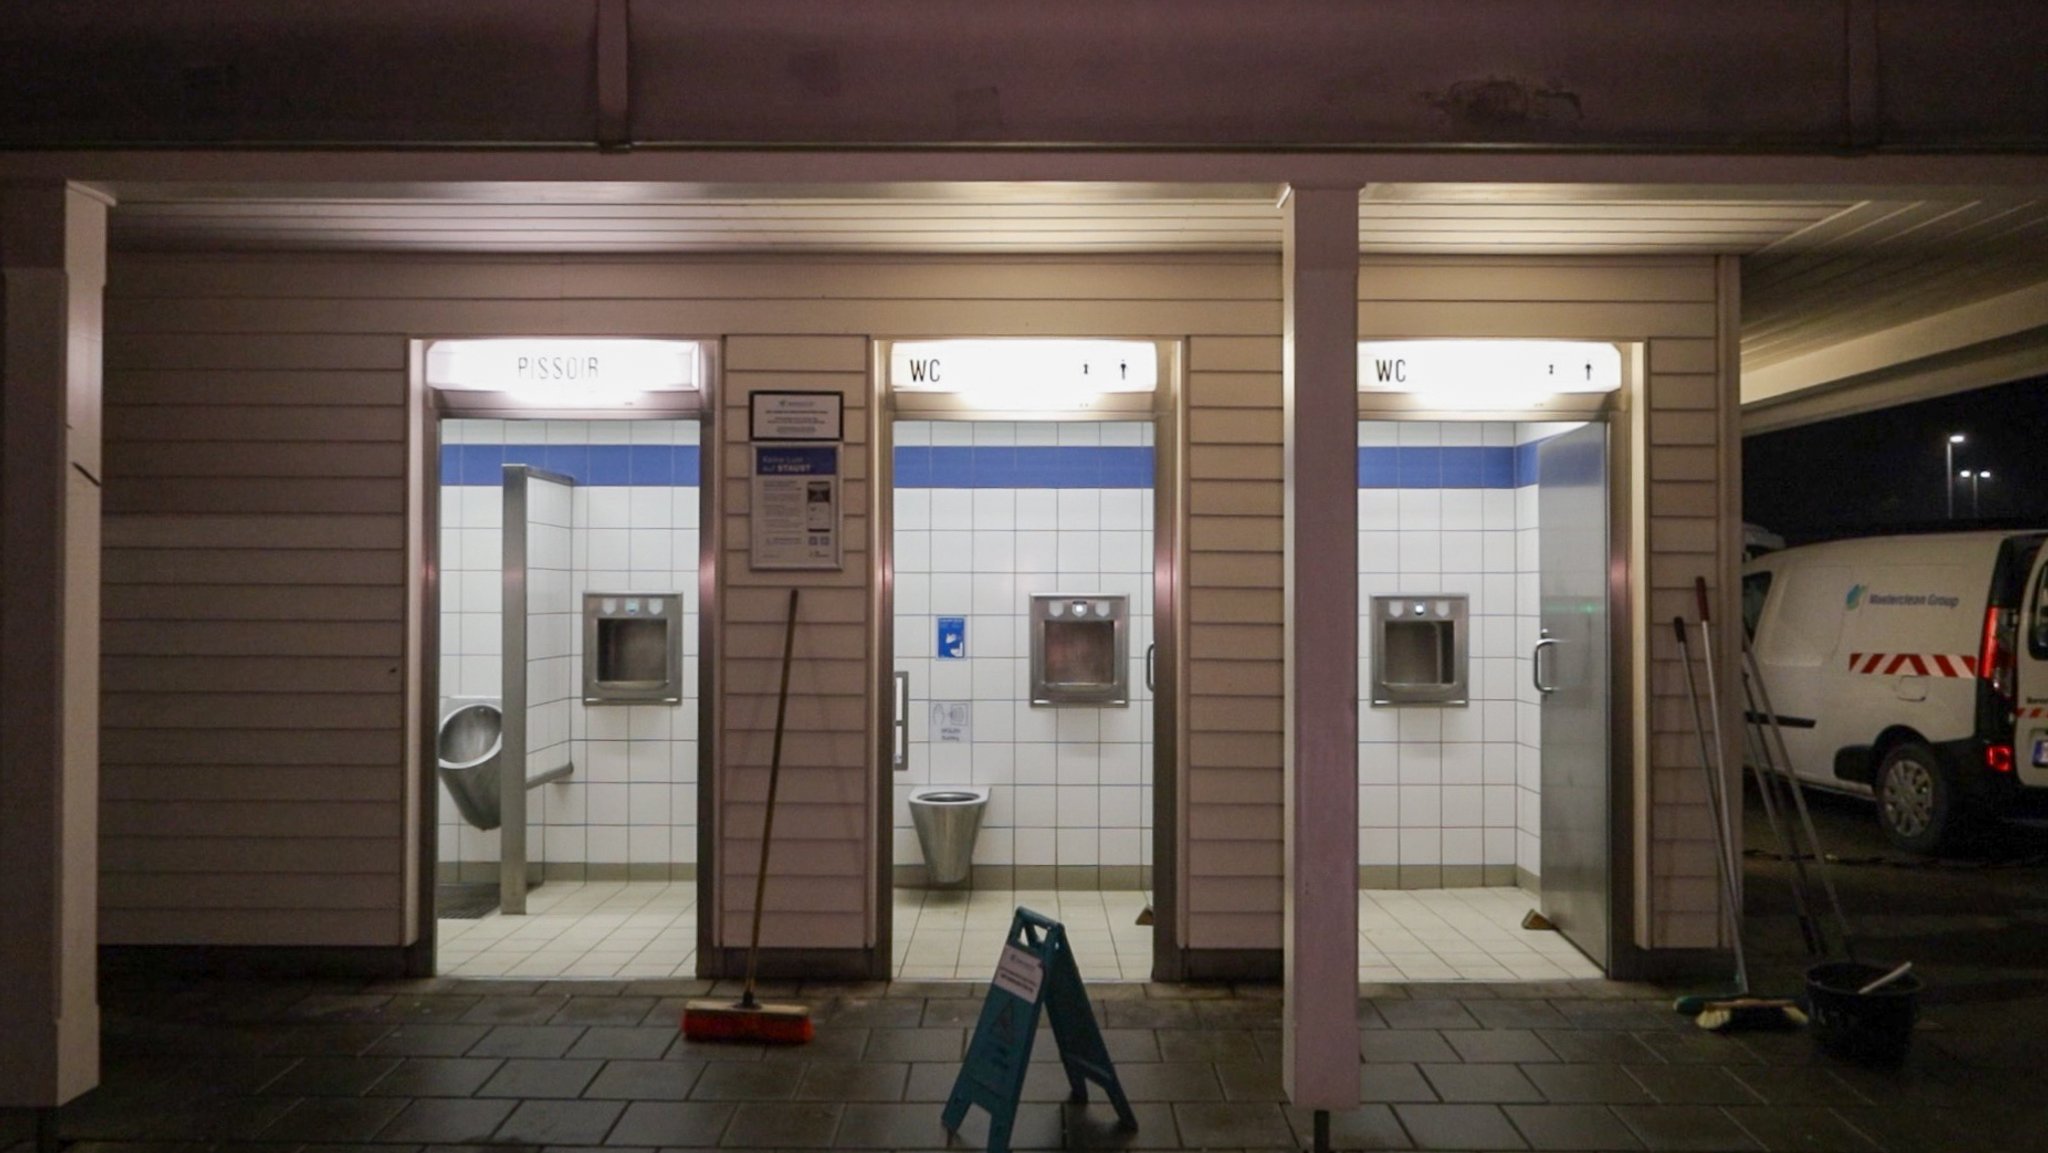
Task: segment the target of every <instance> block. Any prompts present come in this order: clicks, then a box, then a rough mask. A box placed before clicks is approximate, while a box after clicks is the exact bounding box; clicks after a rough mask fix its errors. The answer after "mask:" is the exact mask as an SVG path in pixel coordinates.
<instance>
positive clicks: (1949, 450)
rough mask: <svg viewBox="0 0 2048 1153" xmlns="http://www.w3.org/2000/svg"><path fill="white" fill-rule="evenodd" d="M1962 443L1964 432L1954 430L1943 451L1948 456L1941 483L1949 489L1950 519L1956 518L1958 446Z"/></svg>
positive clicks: (1942, 471)
mask: <svg viewBox="0 0 2048 1153" xmlns="http://www.w3.org/2000/svg"><path fill="white" fill-rule="evenodd" d="M1961 443H1963V434H1962V433H1960V432H1952V433H1949V434H1948V443H1947V444H1945V445H1943V446H1942V452H1943V453H1945V454H1946V457H1945V463H1944V464H1943V466H1942V470H1941V475H1942V481H1941V484H1942V487H1943V488H1946V489H1947V490H1948V519H1950V520H1954V519H1956V446H1957V445H1959V444H1961Z"/></svg>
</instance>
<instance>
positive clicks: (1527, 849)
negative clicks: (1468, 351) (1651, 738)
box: [1358, 421, 1570, 883]
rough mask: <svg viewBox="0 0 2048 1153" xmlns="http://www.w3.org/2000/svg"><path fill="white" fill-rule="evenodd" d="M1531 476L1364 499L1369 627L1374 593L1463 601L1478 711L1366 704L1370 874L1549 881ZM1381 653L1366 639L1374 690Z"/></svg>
mask: <svg viewBox="0 0 2048 1153" xmlns="http://www.w3.org/2000/svg"><path fill="white" fill-rule="evenodd" d="M1565 427H1570V426H1560V425H1551V424H1520V425H1518V424H1515V423H1511V422H1491V421H1488V422H1481V421H1468V422H1455V421H1447V422H1434V421H1400V422H1394V421H1362V422H1360V424H1359V429H1358V435H1359V446H1360V447H1361V448H1413V449H1430V448H1473V447H1485V448H1492V449H1496V450H1512V449H1514V448H1515V447H1516V446H1519V445H1524V444H1528V443H1531V442H1533V441H1535V440H1537V439H1540V438H1542V437H1545V436H1549V435H1555V434H1556V433H1557V432H1560V431H1563V430H1564V428H1565ZM1518 455H1521V456H1523V457H1526V455H1527V454H1526V453H1523V454H1518ZM1528 472H1529V470H1527V469H1519V470H1517V472H1516V474H1515V475H1514V477H1513V481H1512V487H1510V486H1509V484H1508V483H1506V482H1503V481H1500V480H1498V479H1496V480H1495V481H1494V483H1493V486H1492V487H1488V486H1486V485H1482V484H1478V483H1476V482H1475V483H1473V484H1472V485H1471V486H1469V487H1467V486H1458V487H1437V488H1413V487H1409V488H1402V487H1362V488H1361V489H1360V491H1359V550H1358V551H1359V619H1360V622H1361V626H1363V625H1364V624H1365V623H1366V622H1368V621H1369V620H1370V607H1371V598H1372V597H1374V596H1376V595H1378V596H1384V595H1390V594H1422V593H1463V594H1465V595H1466V596H1467V597H1468V598H1469V601H1468V609H1469V613H1470V658H1471V665H1470V671H1469V682H1468V683H1469V689H1470V703H1469V704H1467V705H1464V706H1397V707H1374V706H1373V705H1372V704H1371V702H1370V700H1362V701H1361V702H1360V706H1359V759H1358V767H1359V806H1358V807H1359V825H1360V828H1359V862H1360V864H1361V865H1363V866H1366V867H1367V868H1368V869H1373V868H1374V867H1380V868H1385V867H1390V866H1400V867H1403V868H1409V869H1411V871H1412V872H1416V873H1420V874H1421V875H1424V876H1427V875H1429V872H1428V871H1429V870H1430V869H1433V868H1435V867H1438V866H1466V867H1471V866H1492V867H1497V868H1498V867H1510V868H1519V869H1520V870H1523V871H1525V872H1527V873H1528V874H1530V875H1532V876H1535V875H1540V872H1541V857H1540V848H1541V837H1540V834H1541V810H1540V797H1541V794H1540V784H1541V764H1540V752H1541V747H1542V745H1541V714H1540V710H1539V707H1538V704H1537V699H1536V693H1535V690H1534V688H1533V686H1532V684H1531V681H1530V665H1529V653H1530V651H1531V650H1532V648H1533V647H1534V645H1535V643H1536V639H1537V630H1538V619H1539V615H1538V614H1539V596H1538V576H1537V562H1538V555H1537V542H1538V535H1537V534H1538V526H1537V488H1536V485H1535V484H1534V480H1535V478H1534V476H1533V475H1526V474H1527V473H1528ZM1371 645H1372V636H1371V631H1370V629H1368V628H1364V627H1361V630H1360V642H1359V684H1360V686H1361V688H1362V689H1364V688H1367V687H1369V686H1370V684H1371V656H1372V652H1371ZM1464 875H1466V876H1470V875H1471V873H1470V870H1469V868H1468V869H1467V870H1466V871H1465V873H1464ZM1473 883H1477V880H1476V879H1475V880H1474V882H1473Z"/></svg>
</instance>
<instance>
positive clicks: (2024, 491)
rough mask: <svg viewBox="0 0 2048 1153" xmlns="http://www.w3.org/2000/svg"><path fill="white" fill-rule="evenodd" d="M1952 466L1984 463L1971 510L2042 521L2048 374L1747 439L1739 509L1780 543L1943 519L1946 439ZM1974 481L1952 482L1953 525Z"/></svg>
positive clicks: (1959, 522)
mask: <svg viewBox="0 0 2048 1153" xmlns="http://www.w3.org/2000/svg"><path fill="white" fill-rule="evenodd" d="M1954 432H1960V433H1962V434H1963V435H1964V436H1965V437H1967V438H1968V439H1967V440H1966V441H1965V442H1964V443H1962V444H1959V445H1957V446H1955V461H1956V465H1955V467H1956V471H1957V472H1961V471H1962V470H1963V469H1971V470H1973V471H1974V470H1978V469H1989V470H1991V479H1990V480H1988V481H1985V482H1983V483H1981V484H1980V485H1979V486H1978V490H1977V492H1978V510H1979V513H1980V514H1981V517H1982V519H1984V520H1985V521H1996V522H1998V523H1999V524H2001V525H2005V524H2011V523H2014V522H2025V523H2027V524H2031V525H2048V377H2036V378H2034V379H2032V380H2023V381H2019V382H2016V383H2013V384H2003V385H1998V386H1997V387H1994V388H1985V389H1979V390H1977V391H1975V392H1961V393H1956V394H1954V395H1951V396H1943V397H1937V398H1935V399H1933V400H1923V401H1920V402H1918V403H1915V404H1909V405H1902V406H1900V407H1898V408H1888V409H1884V410H1882V411H1879V412H1872V413H1864V414H1862V415H1859V416H1848V417H1843V418H1841V419H1839V420H1829V421H1822V422H1820V423H1817V424H1808V425H1801V426H1799V427H1798V428H1789V429H1785V430H1783V431H1781V432H1769V433H1763V434H1761V435H1757V436H1750V437H1745V438H1743V442H1742V514H1743V519H1744V520H1747V521H1748V522H1750V523H1751V524H1756V525H1761V526H1762V527H1764V528H1767V529H1769V530H1771V531H1772V532H1775V533H1778V534H1780V535H1782V536H1783V537H1784V538H1785V542H1786V543H1787V544H1801V543H1804V542H1808V541H1814V540H1823V539H1828V538H1831V537H1840V536H1858V535H1866V534H1876V533H1885V532H1893V531H1898V530H1902V529H1916V528H1917V529H1927V528H1939V527H1942V526H1943V524H1944V523H1946V522H1945V519H1944V518H1945V516H1946V513H1947V508H1946V505H1945V504H1944V500H1943V496H1942V487H1941V484H1942V449H1943V447H1944V446H1945V445H1946V443H1947V440H1948V434H1950V433H1954ZM1969 517H1970V483H1969V482H1968V481H1957V482H1956V520H1955V525H1956V527H1958V528H1963V527H1968V523H1969Z"/></svg>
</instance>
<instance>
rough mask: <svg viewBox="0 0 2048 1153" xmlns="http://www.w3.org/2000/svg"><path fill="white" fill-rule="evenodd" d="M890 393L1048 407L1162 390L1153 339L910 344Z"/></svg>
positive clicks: (892, 375) (892, 373)
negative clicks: (1067, 400) (1066, 399)
mask: <svg viewBox="0 0 2048 1153" xmlns="http://www.w3.org/2000/svg"><path fill="white" fill-rule="evenodd" d="M889 387H890V388H892V389H894V390H896V391H898V392H932V393H954V394H959V395H963V396H969V397H984V398H1002V399H1006V400H1023V399H1037V400H1045V399H1050V398H1057V397H1062V396H1092V395H1098V394H1101V393H1110V392H1152V391H1154V390H1156V389H1157V388H1158V387H1159V349H1158V347H1157V346H1156V345H1154V344H1153V343H1152V342H1151V341H1148V340H1037V339H1029V338H1024V339H1014V340H903V341H897V342H896V343H895V345H894V346H892V347H891V349H890V351H889Z"/></svg>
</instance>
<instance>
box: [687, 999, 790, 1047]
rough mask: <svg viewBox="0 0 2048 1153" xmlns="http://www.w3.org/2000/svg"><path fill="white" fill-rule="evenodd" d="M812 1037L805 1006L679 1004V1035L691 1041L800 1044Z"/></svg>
mask: <svg viewBox="0 0 2048 1153" xmlns="http://www.w3.org/2000/svg"><path fill="white" fill-rule="evenodd" d="M814 1035H815V1033H814V1031H813V1029H812V1027H811V1010H810V1007H809V1006H806V1005H791V1004H773V1003H770V1002H766V1001H759V1002H755V1003H754V1004H753V1005H751V1006H749V1005H747V1004H746V1003H745V1002H744V1001H690V1002H686V1003H685V1004H684V1005H683V1036H685V1037H687V1038H689V1039H690V1040H692V1041H752V1042H757V1043H766V1044H770V1045H801V1044H803V1043H804V1042H806V1041H808V1040H810V1039H811V1038H812V1037H813V1036H814Z"/></svg>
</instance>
